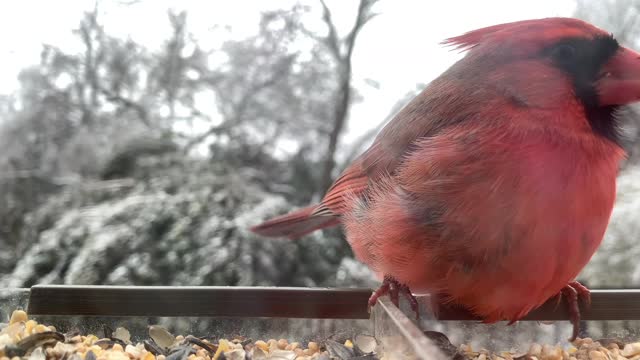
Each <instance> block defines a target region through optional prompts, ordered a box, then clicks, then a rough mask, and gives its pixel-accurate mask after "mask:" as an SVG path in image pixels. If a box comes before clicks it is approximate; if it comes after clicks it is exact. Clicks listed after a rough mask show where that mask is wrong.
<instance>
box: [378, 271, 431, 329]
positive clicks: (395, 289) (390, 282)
mask: <svg viewBox="0 0 640 360" xmlns="http://www.w3.org/2000/svg"><path fill="white" fill-rule="evenodd" d="M401 293H402V294H403V295H404V296H405V298H406V299H407V300H408V301H409V305H411V310H412V311H413V312H415V314H416V320H420V311H419V309H418V299H416V297H415V296H413V294H412V293H411V290H410V289H409V287H408V286H407V285H404V284H401V283H400V282H398V280H396V279H394V278H393V277H391V276H388V275H387V276H385V277H384V280H383V281H382V285H380V287H379V288H378V289H377V290H376V291H374V292H373V294H371V297H370V298H369V303H368V310H369V312H371V307H372V306H374V305H375V304H376V303H377V302H378V298H380V297H381V296H384V295H389V297H390V298H391V302H392V303H393V304H394V305H395V306H396V307H398V308H399V307H400V294H401Z"/></svg>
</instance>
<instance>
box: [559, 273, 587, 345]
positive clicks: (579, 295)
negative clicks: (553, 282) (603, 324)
mask: <svg viewBox="0 0 640 360" xmlns="http://www.w3.org/2000/svg"><path fill="white" fill-rule="evenodd" d="M562 297H564V298H565V299H566V300H567V304H568V306H569V321H571V324H572V325H573V333H572V334H571V338H570V339H569V341H570V342H573V341H574V340H575V339H576V338H577V337H578V333H579V332H580V306H579V305H578V300H582V301H583V302H584V303H585V305H587V306H589V305H591V292H590V291H589V289H587V288H586V287H585V286H584V285H582V284H580V283H579V282H577V281H572V282H570V283H568V284H567V285H566V286H565V287H564V288H562V290H560V293H559V294H558V303H559V302H560V299H561V298H562Z"/></svg>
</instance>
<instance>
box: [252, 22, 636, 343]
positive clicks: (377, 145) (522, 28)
mask: <svg viewBox="0 0 640 360" xmlns="http://www.w3.org/2000/svg"><path fill="white" fill-rule="evenodd" d="M445 43H446V44H452V45H455V46H457V48H459V49H464V50H468V53H467V54H466V56H465V57H464V58H463V59H461V60H460V61H458V62H457V63H455V64H454V65H453V66H451V67H450V68H449V69H448V70H447V71H445V72H444V73H443V74H442V75H440V76H439V77H438V78H437V79H435V80H433V81H432V82H431V83H430V84H429V86H427V88H426V89H424V91H423V92H422V93H420V94H419V95H418V96H416V97H415V98H414V99H413V100H412V101H411V102H410V103H409V104H408V105H407V106H406V107H405V108H404V109H402V110H401V111H400V112H399V113H398V114H397V115H396V116H395V118H394V119H393V120H392V121H391V122H390V123H389V124H388V125H387V126H386V127H385V128H384V129H383V130H382V131H381V132H380V134H379V135H378V136H377V138H376V139H375V142H374V143H373V144H372V145H371V147H370V148H369V149H368V150H366V151H365V152H364V153H363V154H362V155H361V156H360V157H359V158H357V159H356V160H355V161H354V162H353V163H352V164H351V165H350V166H349V167H348V168H347V169H346V170H345V171H344V173H343V174H342V175H341V176H340V177H339V178H338V179H337V180H336V182H335V183H334V184H333V185H332V187H331V188H330V189H329V190H328V192H327V194H326V195H325V197H324V198H323V200H322V202H320V203H319V204H317V205H313V206H310V207H307V208H304V209H301V210H298V211H295V212H293V213H290V214H288V215H284V216H281V217H278V218H275V219H273V220H270V221H267V222H265V223H263V224H261V225H258V226H256V227H254V228H253V229H252V230H253V231H254V232H256V233H258V234H261V235H265V236H288V237H290V238H297V237H300V236H302V235H305V234H307V233H309V232H311V231H314V230H317V229H320V228H324V227H328V226H333V225H338V224H342V225H343V226H344V229H345V233H346V237H347V240H348V241H349V244H350V245H351V247H352V249H353V251H354V253H355V255H356V256H357V258H358V259H359V260H360V261H362V262H363V263H365V264H367V265H368V266H369V267H370V268H371V269H373V270H374V271H375V272H376V273H377V274H378V276H379V277H380V279H384V282H383V284H382V286H381V287H380V289H378V290H377V291H376V292H375V293H374V294H373V295H372V297H371V300H370V305H373V304H375V302H376V300H377V298H378V297H379V296H381V295H384V294H387V293H389V294H390V295H391V296H392V299H394V300H395V301H397V298H398V293H399V292H402V293H405V295H408V296H409V298H410V299H412V300H413V301H415V298H413V296H412V295H411V293H410V292H409V289H411V290H412V291H414V292H430V293H432V294H437V295H438V297H440V298H444V299H446V300H448V301H450V302H453V303H456V304H459V305H462V306H464V307H465V308H467V309H469V310H471V311H472V312H473V313H475V314H476V315H477V316H479V317H480V318H482V319H483V320H484V321H485V322H487V323H491V322H496V321H499V320H510V321H511V322H514V321H517V320H518V319H520V318H522V317H523V316H525V315H526V314H527V313H528V312H530V311H531V310H532V309H535V308H536V307H538V306H540V305H541V304H543V303H544V302H545V301H546V300H548V299H550V298H552V297H554V296H559V295H562V296H564V297H565V298H566V299H567V301H568V304H569V306H570V314H571V320H572V323H573V324H574V332H573V337H572V339H575V337H576V336H577V332H578V322H579V320H580V313H579V307H578V297H579V296H584V297H585V300H588V298H589V291H588V289H586V288H585V287H583V286H582V285H580V284H579V283H577V282H575V281H574V279H575V277H576V276H577V275H578V273H579V272H580V270H581V269H582V268H583V267H584V266H585V265H586V263H587V262H588V261H589V259H590V258H591V256H592V255H593V253H594V252H595V251H596V249H597V248H598V246H599V244H600V242H601V240H602V237H603V234H604V232H605V229H606V227H607V223H608V221H609V216H610V214H611V211H612V208H613V204H614V199H615V194H616V175H617V173H618V168H619V163H620V161H621V160H622V159H623V157H624V156H625V152H624V150H623V148H622V146H621V139H620V134H619V132H618V125H619V123H618V121H617V118H616V114H617V111H618V109H619V108H620V107H621V106H622V105H625V104H628V103H631V102H634V101H637V100H639V99H640V54H638V53H636V52H634V51H632V50H630V49H628V48H625V47H623V46H621V45H620V44H618V42H617V41H616V40H615V39H614V38H613V37H612V36H611V35H610V34H608V33H606V32H605V31H603V30H601V29H598V28H596V27H594V26H593V25H590V24H588V23H586V22H583V21H580V20H576V19H570V18H547V19H539V20H527V21H519V22H513V23H507V24H501V25H495V26H491V27H487V28H483V29H479V30H475V31H471V32H469V33H466V34H464V35H461V36H458V37H454V38H451V39H448V40H446V41H445ZM414 305H415V303H414Z"/></svg>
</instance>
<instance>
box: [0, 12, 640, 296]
mask: <svg viewBox="0 0 640 360" xmlns="http://www.w3.org/2000/svg"><path fill="white" fill-rule="evenodd" d="M639 9H640V1H630V0H626V1H625V0H609V1H595V0H594V1H577V2H576V1H574V0H557V1H556V0H542V1H529V2H514V1H482V2H478V1H452V2H447V1H437V2H427V1H408V0H405V1H391V0H349V1H345V0H325V1H324V2H323V1H321V0H300V1H293V0H281V1H261V0H255V1H249V0H236V1H233V2H231V1H221V0H218V1H208V2H203V1H169V0H163V1H158V0H139V1H134V0H128V1H125V0H121V1H116V0H112V1H108V0H102V1H88V0H82V1H81V0H76V1H65V2H51V1H44V0H43V1H22V2H17V1H13V2H2V4H0V44H1V45H2V51H1V55H0V64H2V66H0V145H1V148H0V149H1V151H0V287H28V286H31V285H33V284H36V283H38V284H118V285H277V286H375V285H376V283H375V281H373V279H372V277H371V274H370V272H369V271H368V270H367V269H366V268H365V267H364V266H363V265H361V264H359V263H358V262H357V261H355V260H354V259H353V254H352V252H351V250H350V249H349V247H348V245H347V243H346V241H344V239H343V238H342V233H341V230H340V229H333V230H330V231H325V232H318V233H315V234H312V235H310V236H307V237H305V238H303V239H300V240H298V241H287V240H273V239H264V238H258V237H257V236H254V235H253V234H250V233H249V232H248V230H247V228H248V227H249V226H250V225H253V224H257V223H259V222H260V221H262V220H265V219H266V218H268V217H271V216H274V215H277V214H281V213H284V212H286V211H288V210H290V209H292V208H295V207H299V206H304V205H307V204H309V203H310V202H311V201H314V200H318V198H319V197H320V196H321V195H322V194H323V192H324V190H326V188H327V187H328V186H329V185H330V183H331V181H332V180H333V179H334V178H335V177H336V176H337V175H338V174H339V172H340V171H341V170H342V169H343V168H344V167H345V166H346V164H348V162H349V161H350V160H351V159H352V158H353V157H354V156H356V155H358V154H359V153H360V152H361V151H363V150H364V149H366V147H367V146H368V145H369V144H370V142H371V141H372V140H373V138H374V136H375V135H376V133H377V131H378V130H379V129H380V128H381V126H383V125H384V123H385V122H386V121H387V120H389V119H390V117H391V116H392V115H393V114H395V113H396V112H397V111H398V110H399V109H400V108H401V107H402V106H403V105H404V104H405V103H406V102H407V101H408V100H409V99H411V97H413V96H414V95H415V94H417V92H419V91H420V90H421V89H422V88H424V86H426V84H428V83H429V81H431V80H432V79H433V78H435V77H436V76H438V75H439V74H440V73H441V72H442V71H443V70H445V69H446V68H447V67H448V66H450V65H451V64H452V63H453V62H454V61H456V60H457V59H459V58H460V57H461V56H462V55H463V54H460V53H458V52H455V51H450V50H449V49H446V48H444V47H442V46H441V45H440V44H439V42H440V41H442V40H443V39H445V38H447V37H450V36H455V35H459V34H461V33H463V32H466V31H469V30H472V29H475V28H478V27H482V26H488V25H493V24H496V23H501V22H508V21H515V20H521V19H527V18H536V17H548V16H575V17H579V18H583V19H586V20H588V21H591V22H593V23H595V24H597V25H599V26H601V27H603V28H606V29H607V30H609V31H611V32H613V33H614V34H615V35H617V37H618V38H619V39H620V41H621V42H622V43H624V44H626V45H629V46H631V47H635V48H636V49H638V48H639V47H638V46H637V45H638V40H640V27H639V26H638V25H640V13H639V12H638V10H639ZM634 112H635V110H634V109H629V111H628V112H627V113H626V115H633V114H634ZM625 119H626V122H625V131H626V133H627V135H628V139H627V146H628V149H629V152H630V157H629V159H628V161H627V162H626V163H625V164H624V168H623V171H622V172H621V175H620V183H619V197H618V202H617V205H616V208H615V211H614V215H613V218H612V221H611V225H610V228H609V230H608V232H607V235H606V238H605V240H604V243H603V245H602V247H601V249H600V250H599V251H598V253H597V255H596V256H595V258H594V259H593V261H592V262H591V263H590V265H589V266H588V268H587V269H585V271H584V272H583V274H582V275H581V277H582V279H583V280H585V281H586V282H587V283H588V284H589V285H590V286H592V287H638V286H640V266H638V261H637V259H638V258H639V257H638V256H639V255H640V245H638V244H637V243H636V234H638V232H639V230H640V229H639V226H640V224H639V222H638V221H637V220H636V218H637V213H638V211H640V183H639V182H638V181H637V179H640V168H637V167H636V164H637V163H638V162H639V161H638V159H640V156H638V150H640V139H639V137H638V134H639V133H640V117H635V118H634V117H633V116H626V118H625Z"/></svg>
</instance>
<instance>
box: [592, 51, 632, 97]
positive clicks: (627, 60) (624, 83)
mask: <svg viewBox="0 0 640 360" xmlns="http://www.w3.org/2000/svg"><path fill="white" fill-rule="evenodd" d="M596 84H597V85H596V89H597V91H598V99H599V104H600V105H601V106H607V105H626V104H630V103H633V102H636V101H640V54H639V53H637V52H635V51H633V50H631V49H628V48H626V47H622V48H620V50H618V52H617V53H616V54H615V55H614V56H613V57H612V58H611V59H610V60H609V62H607V63H606V64H605V65H604V66H603V67H602V72H601V73H600V79H599V80H598V81H597V83H596Z"/></svg>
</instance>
